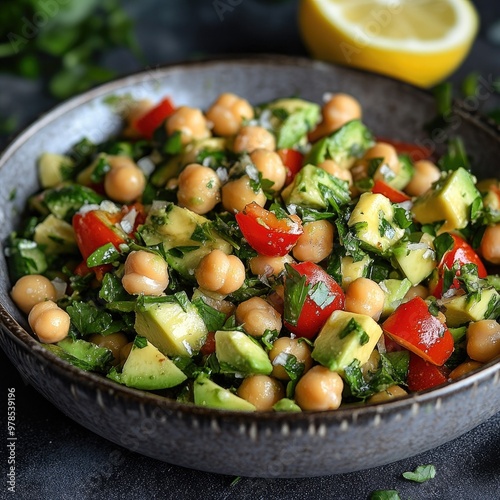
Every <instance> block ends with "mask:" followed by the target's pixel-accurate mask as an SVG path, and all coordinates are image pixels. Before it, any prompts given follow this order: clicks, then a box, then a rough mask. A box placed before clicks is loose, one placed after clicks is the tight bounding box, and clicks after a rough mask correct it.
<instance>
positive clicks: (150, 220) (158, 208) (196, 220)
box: [139, 203, 232, 281]
mask: <svg viewBox="0 0 500 500" xmlns="http://www.w3.org/2000/svg"><path fill="white" fill-rule="evenodd" d="M204 224H210V221H209V220H208V219H207V218H205V217H203V216H202V215H198V214H196V213H194V212H192V211H191V210H188V209H187V208H181V207H179V206H177V205H174V204H173V203H159V204H156V205H153V207H152V208H151V210H150V211H149V214H148V217H147V219H146V221H145V223H144V225H143V226H141V227H140V228H139V233H140V234H141V236H142V238H143V240H144V242H145V243H146V245H148V246H153V245H158V244H160V243H161V244H162V245H163V249H164V250H165V252H166V260H167V262H168V264H169V265H170V266H171V267H172V268H173V269H175V270H176V271H178V272H179V273H180V274H181V275H182V276H183V277H184V278H186V279H188V280H191V281H194V270H195V269H196V268H197V267H198V264H199V263H200V261H201V259H202V258H203V257H205V255H207V254H209V253H210V252H211V251H212V250H214V249H219V250H222V251H223V252H224V253H226V254H230V253H231V251H232V248H231V245H230V244H229V243H228V242H227V241H226V240H224V239H223V238H222V237H221V236H220V235H219V234H218V233H217V232H216V231H215V230H213V231H210V236H208V235H207V236H204V237H203V238H198V239H196V240H195V239H193V233H195V231H198V230H200V228H201V227H202V226H203V225H204Z"/></svg>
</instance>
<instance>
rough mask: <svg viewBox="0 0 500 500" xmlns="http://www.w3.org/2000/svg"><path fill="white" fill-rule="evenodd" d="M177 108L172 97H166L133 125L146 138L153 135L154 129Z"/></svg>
mask: <svg viewBox="0 0 500 500" xmlns="http://www.w3.org/2000/svg"><path fill="white" fill-rule="evenodd" d="M174 110H175V106H174V105H173V103H172V101H171V100H170V98H168V97H166V98H165V99H163V100H162V101H161V102H160V103H159V104H157V105H156V106H155V107H154V108H152V109H150V110H149V111H147V112H146V113H145V114H144V115H142V116H140V117H139V118H138V119H137V120H136V121H135V122H134V124H133V127H134V128H135V130H137V132H139V133H140V134H141V135H142V136H144V137H145V138H146V139H151V138H152V137H153V133H154V131H155V130H156V129H157V128H158V127H159V126H160V125H161V124H162V123H163V121H164V120H165V119H166V118H168V117H169V116H170V115H171V114H172V113H173V112H174Z"/></svg>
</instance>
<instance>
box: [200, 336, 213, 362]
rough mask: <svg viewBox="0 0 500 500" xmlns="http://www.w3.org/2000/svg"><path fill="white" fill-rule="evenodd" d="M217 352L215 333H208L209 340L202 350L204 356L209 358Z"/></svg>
mask: <svg viewBox="0 0 500 500" xmlns="http://www.w3.org/2000/svg"><path fill="white" fill-rule="evenodd" d="M214 352H215V332H208V335H207V339H206V340H205V343H204V344H203V346H202V347H201V349H200V353H201V354H202V355H203V356H208V355H209V354H212V353H214Z"/></svg>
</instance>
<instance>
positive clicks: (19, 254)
mask: <svg viewBox="0 0 500 500" xmlns="http://www.w3.org/2000/svg"><path fill="white" fill-rule="evenodd" d="M5 254H6V256H7V262H8V264H9V276H10V279H11V281H12V282H16V281H17V280H18V279H19V278H21V276H25V275H26V274H43V273H44V272H45V271H46V270H47V267H48V266H47V258H46V257H45V253H44V252H43V250H42V249H41V248H40V247H39V246H38V245H37V244H36V242H34V241H31V240H28V239H24V238H10V239H9V242H8V246H7V248H6V250H5Z"/></svg>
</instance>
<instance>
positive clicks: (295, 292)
mask: <svg viewBox="0 0 500 500" xmlns="http://www.w3.org/2000/svg"><path fill="white" fill-rule="evenodd" d="M285 270H286V279H285V305H284V312H283V318H284V320H285V321H287V322H288V323H289V324H290V325H293V326H297V323H298V321H299V317H300V313H301V312H302V308H303V307H304V303H305V301H306V299H307V295H308V293H309V289H310V287H309V285H308V284H307V283H306V281H307V277H306V276H304V275H302V274H300V273H299V272H298V271H296V270H295V269H294V268H293V267H292V266H290V264H285Z"/></svg>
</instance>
